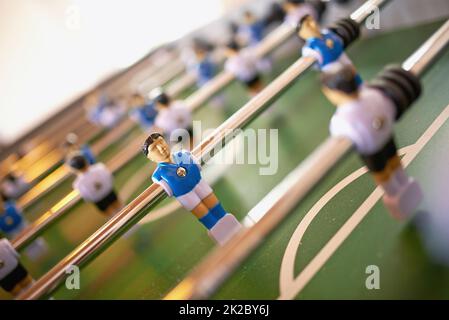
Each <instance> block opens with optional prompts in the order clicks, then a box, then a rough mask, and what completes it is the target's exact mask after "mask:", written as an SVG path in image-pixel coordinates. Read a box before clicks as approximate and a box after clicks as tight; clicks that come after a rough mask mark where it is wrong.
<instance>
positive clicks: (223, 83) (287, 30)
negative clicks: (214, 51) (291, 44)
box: [185, 24, 295, 111]
mask: <svg viewBox="0 0 449 320" xmlns="http://www.w3.org/2000/svg"><path fill="white" fill-rule="evenodd" d="M294 32H295V28H293V27H291V26H289V25H287V24H281V25H280V26H279V27H278V28H276V30H274V31H273V32H271V33H270V34H269V35H268V36H267V37H265V38H264V40H263V41H262V42H261V43H259V44H258V45H257V47H255V48H254V53H255V55H256V57H258V58H261V57H264V56H266V55H267V54H269V53H270V52H271V51H273V50H275V49H276V48H278V46H279V44H281V43H283V42H285V41H286V40H287V39H288V38H289V37H291V36H292V35H293V34H294ZM233 80H235V77H234V75H233V74H231V73H229V72H227V71H222V72H221V73H219V74H218V75H217V76H215V78H214V79H212V80H211V81H209V82H208V83H206V84H205V85H204V86H203V87H202V88H201V89H200V90H198V91H196V92H195V93H193V94H192V95H191V96H189V97H188V98H187V99H186V100H185V103H186V105H187V107H188V108H189V109H190V110H191V111H193V110H195V109H197V108H199V107H200V106H201V105H203V104H204V103H206V102H207V101H208V100H209V99H210V98H212V97H213V96H214V95H215V94H216V93H217V92H219V91H221V90H223V89H224V88H226V87H227V86H228V85H230V84H231V83H232V81H233Z"/></svg>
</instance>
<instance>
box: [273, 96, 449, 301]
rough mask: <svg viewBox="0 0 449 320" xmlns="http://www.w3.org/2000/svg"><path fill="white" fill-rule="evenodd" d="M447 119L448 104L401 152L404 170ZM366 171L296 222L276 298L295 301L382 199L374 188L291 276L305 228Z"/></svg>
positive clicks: (356, 173) (379, 192)
mask: <svg viewBox="0 0 449 320" xmlns="http://www.w3.org/2000/svg"><path fill="white" fill-rule="evenodd" d="M448 118H449V105H448V106H447V107H446V108H445V109H444V110H443V111H442V112H441V114H440V115H439V116H438V117H437V118H436V119H435V120H434V122H433V123H432V124H431V125H430V126H429V128H427V130H426V131H425V132H424V134H423V135H422V136H421V137H420V138H419V139H418V141H417V142H416V143H415V144H414V145H412V146H409V147H407V148H405V150H404V149H402V151H403V152H405V153H406V155H405V156H404V158H403V159H402V163H403V165H404V167H407V166H408V165H409V164H410V163H411V162H412V161H413V160H414V159H415V158H416V156H417V155H418V154H419V153H420V152H421V150H422V149H423V148H424V146H425V145H426V144H427V143H428V142H429V141H430V140H431V138H432V137H433V136H434V135H435V134H436V132H437V131H438V130H439V129H440V128H441V126H442V125H443V124H444V123H445V122H446V121H447V119H448ZM365 172H366V169H365V168H361V169H359V170H357V171H356V172H354V173H353V174H351V175H350V176H348V177H346V178H345V179H344V180H343V181H341V182H340V183H339V184H338V185H336V186H335V187H334V188H332V189H331V190H330V191H329V192H328V193H327V194H326V195H324V196H323V198H321V199H320V200H319V201H318V202H317V203H316V204H315V206H314V207H313V208H312V209H311V210H310V211H309V212H308V213H307V214H306V215H305V216H304V218H303V220H302V221H301V222H300V223H299V225H298V227H297V228H296V230H295V232H294V233H293V235H292V238H291V239H290V241H289V244H288V245H287V248H286V251H285V254H284V257H283V259H282V264H281V272H280V296H279V298H278V299H282V300H285V299H294V298H295V297H296V296H297V295H298V294H299V293H300V292H301V290H302V289H303V288H304V287H305V286H306V285H307V283H308V282H309V281H310V280H311V279H312V278H313V277H314V276H315V274H316V273H317V272H318V271H319V270H320V269H321V267H323V265H324V264H325V263H326V262H327V260H329V258H330V257H331V256H332V255H333V254H334V252H335V251H336V250H337V249H338V248H339V247H340V245H341V244H342V243H343V242H344V241H345V240H346V238H347V237H348V236H349V235H350V234H351V233H352V231H354V229H355V228H356V227H357V225H358V224H359V223H360V222H361V221H362V220H363V218H364V217H365V216H366V215H367V214H368V212H369V211H370V210H371V209H372V207H373V206H374V205H375V204H376V203H377V201H379V199H380V198H381V197H382V195H383V192H382V190H381V189H380V188H376V189H375V190H374V191H373V193H371V195H370V196H369V197H368V198H367V199H366V200H365V202H363V204H362V205H361V206H360V207H359V208H358V209H357V210H356V211H355V213H354V214H353V215H352V216H351V217H350V218H349V219H348V220H347V221H346V223H345V224H344V225H343V226H342V227H341V228H340V229H339V230H338V231H337V233H336V234H335V235H334V236H333V237H332V238H331V240H329V242H328V243H327V244H326V245H325V246H324V247H323V248H322V249H321V251H320V252H319V253H318V254H317V255H316V256H315V257H314V258H313V259H312V260H311V261H310V262H309V264H308V265H307V266H306V267H305V268H304V269H303V270H302V271H301V272H300V273H299V275H298V276H297V277H296V278H295V276H294V263H295V260H296V255H297V250H298V247H299V245H300V244H301V239H302V237H303V235H304V233H305V232H306V230H307V228H308V226H309V225H310V223H311V222H312V221H313V219H314V218H315V217H316V216H317V214H318V213H319V211H320V210H321V209H322V208H323V207H324V206H325V205H326V203H327V202H328V201H330V200H331V199H332V198H333V197H334V196H335V195H336V194H337V193H338V192H339V191H341V190H342V189H343V188H344V187H346V186H347V185H348V184H349V183H351V182H352V181H354V180H355V179H357V178H358V177H360V176H361V175H363V174H364V173H365Z"/></svg>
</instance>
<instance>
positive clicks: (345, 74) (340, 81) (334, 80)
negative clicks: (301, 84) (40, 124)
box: [321, 66, 359, 94]
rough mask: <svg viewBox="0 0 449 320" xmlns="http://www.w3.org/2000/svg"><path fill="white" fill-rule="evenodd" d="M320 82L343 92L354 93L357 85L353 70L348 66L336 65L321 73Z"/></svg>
mask: <svg viewBox="0 0 449 320" xmlns="http://www.w3.org/2000/svg"><path fill="white" fill-rule="evenodd" d="M321 83H322V84H323V86H325V87H327V88H329V89H332V90H338V91H341V92H344V93H348V94H351V93H355V92H357V90H358V88H359V86H358V84H357V80H356V74H355V73H354V70H353V69H352V68H351V67H349V66H338V67H337V68H333V69H332V70H329V71H327V72H323V73H322V74H321Z"/></svg>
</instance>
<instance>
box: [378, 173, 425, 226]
mask: <svg viewBox="0 0 449 320" xmlns="http://www.w3.org/2000/svg"><path fill="white" fill-rule="evenodd" d="M422 198H423V194H422V191H421V187H420V186H419V184H418V183H417V182H416V181H415V180H414V179H412V178H410V179H409V181H408V183H407V184H406V185H405V186H404V187H403V188H402V189H401V190H400V192H398V194H397V195H395V196H390V195H384V197H383V201H384V204H385V206H386V207H387V209H388V210H389V211H390V212H391V215H392V216H393V217H394V218H395V219H398V220H404V219H406V218H409V217H410V216H411V215H412V214H413V212H414V211H415V210H416V208H417V207H418V205H419V204H420V202H421V200H422Z"/></svg>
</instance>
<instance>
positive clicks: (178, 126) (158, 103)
mask: <svg viewBox="0 0 449 320" xmlns="http://www.w3.org/2000/svg"><path fill="white" fill-rule="evenodd" d="M151 97H152V99H153V101H154V104H155V107H156V110H157V112H158V114H157V116H156V120H155V122H154V125H155V129H156V130H155V131H160V132H162V133H163V134H164V136H165V137H167V139H169V140H170V141H177V142H183V143H185V145H187V143H189V145H188V146H187V148H189V149H190V147H191V146H192V143H193V123H192V112H191V111H190V110H189V108H188V107H187V106H186V105H185V104H184V103H183V102H182V101H180V100H176V101H172V99H171V98H170V97H169V96H168V95H167V94H166V93H165V92H163V91H162V90H161V89H160V88H156V89H154V90H153V91H152V92H151Z"/></svg>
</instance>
